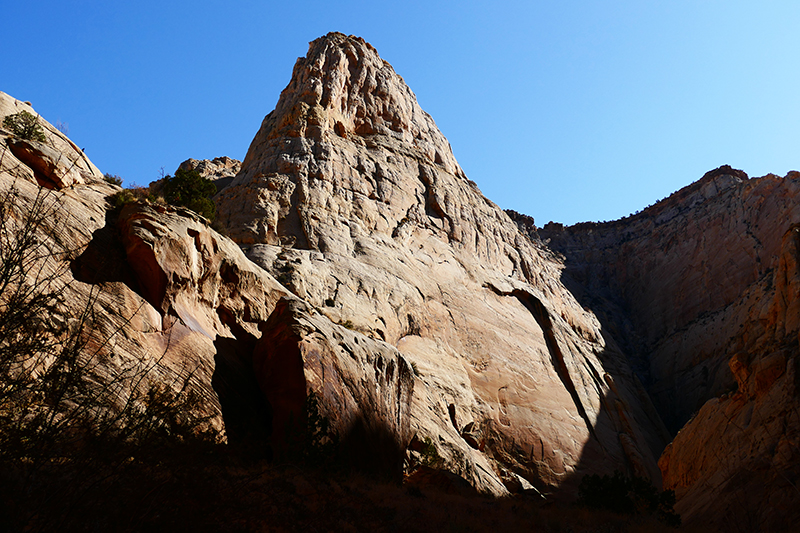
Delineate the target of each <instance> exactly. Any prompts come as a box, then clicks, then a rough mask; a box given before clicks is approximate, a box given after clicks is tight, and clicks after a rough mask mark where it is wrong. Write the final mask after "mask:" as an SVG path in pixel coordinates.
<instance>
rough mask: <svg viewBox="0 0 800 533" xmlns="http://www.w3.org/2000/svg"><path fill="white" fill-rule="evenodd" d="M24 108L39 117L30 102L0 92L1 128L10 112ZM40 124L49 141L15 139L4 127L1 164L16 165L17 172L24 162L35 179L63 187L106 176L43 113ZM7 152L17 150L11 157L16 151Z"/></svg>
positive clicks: (13, 112) (1, 132)
mask: <svg viewBox="0 0 800 533" xmlns="http://www.w3.org/2000/svg"><path fill="white" fill-rule="evenodd" d="M22 111H26V112H28V113H30V114H32V115H35V116H37V117H39V114H38V113H37V112H36V111H35V110H34V109H33V108H32V107H31V106H30V104H29V103H26V102H22V101H20V100H17V99H16V98H13V97H11V96H9V95H7V94H6V93H4V92H0V128H2V122H3V119H4V118H5V117H6V116H8V115H14V114H16V113H20V112H22ZM39 124H40V126H41V127H42V130H43V132H44V134H45V138H46V142H45V143H40V142H37V141H25V140H22V139H15V138H13V136H12V135H11V132H6V131H5V130H2V129H0V137H2V138H3V139H4V140H5V143H4V145H3V146H1V147H0V150H2V151H3V153H2V154H0V167H5V168H8V169H14V170H13V172H14V173H15V175H19V174H20V170H18V169H17V168H15V167H17V165H19V164H21V165H22V166H24V167H28V168H29V169H30V171H31V175H32V176H34V178H35V179H39V180H41V179H44V180H45V181H44V183H45V184H47V185H48V186H50V187H55V188H59V189H63V188H65V187H71V186H73V185H75V184H82V183H90V182H98V181H100V180H102V178H103V174H102V173H101V172H100V170H98V169H97V167H96V166H94V164H93V163H92V162H91V161H90V160H89V158H87V157H86V154H84V153H83V150H81V149H80V148H78V147H77V146H76V145H75V143H73V142H72V141H71V140H70V139H69V138H68V137H67V136H66V135H64V134H63V133H62V132H61V131H59V130H58V129H57V128H55V127H54V126H53V125H52V124H50V123H49V122H47V121H46V120H44V119H43V118H42V117H39ZM7 149H8V150H7ZM7 152H13V156H15V157H13V156H12V157H10V156H11V155H12V154H10V153H7ZM9 159H11V161H9ZM22 172H23V173H24V172H25V170H23V171H22Z"/></svg>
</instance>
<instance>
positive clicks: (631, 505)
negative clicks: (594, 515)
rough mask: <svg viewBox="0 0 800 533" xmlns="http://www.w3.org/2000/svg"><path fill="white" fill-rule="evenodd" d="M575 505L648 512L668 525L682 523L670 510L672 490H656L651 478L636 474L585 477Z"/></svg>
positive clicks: (620, 510) (673, 494)
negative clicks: (630, 476)
mask: <svg viewBox="0 0 800 533" xmlns="http://www.w3.org/2000/svg"><path fill="white" fill-rule="evenodd" d="M578 505H582V506H584V507H588V508H590V509H603V510H607V511H611V512H614V513H620V514H645V515H651V516H654V517H655V518H656V519H658V520H659V521H660V522H663V523H664V524H666V525H668V526H670V527H680V525H681V517H680V515H678V514H677V513H676V512H675V510H674V509H673V506H674V505H675V492H674V491H671V490H665V491H663V492H661V493H659V492H658V490H657V489H656V488H655V487H654V486H653V485H652V483H650V481H648V480H646V479H644V478H640V477H638V476H633V477H632V478H629V477H627V476H625V475H624V474H622V473H621V472H619V471H615V472H614V474H613V475H611V476H607V475H606V476H602V477H600V476H598V475H597V474H592V475H589V476H584V477H583V479H581V483H580V486H579V487H578Z"/></svg>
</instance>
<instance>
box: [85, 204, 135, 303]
mask: <svg viewBox="0 0 800 533" xmlns="http://www.w3.org/2000/svg"><path fill="white" fill-rule="evenodd" d="M118 216H119V211H118V210H111V211H106V218H105V225H104V226H103V227H102V228H99V229H96V230H95V231H94V232H93V233H92V239H91V240H90V241H89V243H88V244H87V245H86V247H85V248H84V249H83V250H82V251H81V253H80V255H78V256H77V257H76V258H75V259H74V260H73V261H72V262H71V264H70V268H71V271H72V276H73V277H74V278H75V279H76V280H78V281H81V282H83V283H88V284H90V285H98V284H101V283H111V282H119V283H123V284H125V285H126V286H127V287H128V288H129V289H131V290H132V291H133V292H135V293H136V294H139V295H140V296H142V297H143V298H144V296H143V293H142V291H141V289H140V287H139V282H138V281H137V279H136V275H135V274H134V272H133V269H132V268H131V267H130V265H129V264H128V256H127V254H126V252H125V246H124V245H123V244H122V241H121V239H120V235H119V230H118V229H117V218H118Z"/></svg>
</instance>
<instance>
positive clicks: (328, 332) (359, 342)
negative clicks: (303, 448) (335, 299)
mask: <svg viewBox="0 0 800 533" xmlns="http://www.w3.org/2000/svg"><path fill="white" fill-rule="evenodd" d="M262 329H263V330H264V335H263V336H262V337H261V339H260V340H259V341H258V342H257V343H256V346H255V351H254V354H253V366H254V370H255V373H256V378H257V379H258V382H259V384H260V385H261V389H262V391H263V392H264V394H265V395H266V397H267V399H268V400H269V402H270V405H271V406H272V416H273V428H274V432H273V435H272V437H273V442H275V443H276V446H277V447H278V448H279V451H280V449H281V446H292V445H293V443H292V442H291V439H287V435H286V433H287V432H291V431H292V430H293V429H294V430H297V428H298V426H297V424H299V423H302V422H303V417H305V416H306V411H307V406H308V404H307V402H308V398H309V396H310V395H314V398H315V400H316V401H317V402H318V405H319V412H318V413H313V414H314V415H316V414H318V415H319V416H322V417H324V419H325V420H327V422H328V424H329V427H328V428H326V431H329V432H330V433H331V435H332V436H335V437H332V438H335V439H336V441H338V445H339V447H340V455H341V458H342V459H344V460H346V461H348V462H350V463H351V464H352V465H353V466H354V467H356V468H358V469H363V470H367V471H371V472H375V473H383V474H384V475H386V474H390V475H394V477H395V478H396V479H399V478H400V474H401V472H402V466H403V459H404V457H405V450H406V447H407V446H408V443H409V441H410V440H411V435H410V427H409V422H410V418H409V410H410V407H411V398H412V395H413V391H414V375H413V372H412V369H411V366H410V365H409V363H408V362H407V361H406V359H405V358H404V357H403V356H402V355H401V354H400V352H398V351H397V350H396V349H395V348H393V347H392V346H390V345H388V344H385V343H383V342H377V341H374V340H372V339H370V338H368V337H365V336H363V335H361V334H359V333H357V332H354V331H350V330H349V329H347V328H345V327H342V326H338V325H335V324H333V323H331V322H330V321H329V320H328V319H327V318H325V317H324V316H322V315H320V314H318V313H316V312H315V311H314V310H313V309H312V308H311V307H310V306H308V304H306V303H304V302H302V301H300V300H297V299H295V298H288V299H281V300H280V301H279V302H278V304H277V307H276V309H275V311H274V312H273V313H272V315H271V316H270V319H269V321H267V322H266V323H265V324H263V326H262ZM322 437H323V438H330V437H328V435H324V436H322ZM294 445H295V446H296V444H294ZM284 451H286V450H284Z"/></svg>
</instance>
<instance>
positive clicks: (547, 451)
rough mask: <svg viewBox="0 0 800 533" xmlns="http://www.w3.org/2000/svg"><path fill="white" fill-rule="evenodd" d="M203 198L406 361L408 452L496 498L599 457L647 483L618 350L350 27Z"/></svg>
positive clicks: (644, 445)
mask: <svg viewBox="0 0 800 533" xmlns="http://www.w3.org/2000/svg"><path fill="white" fill-rule="evenodd" d="M215 200H216V203H217V208H218V217H219V220H220V223H221V225H222V226H224V228H225V231H226V232H227V234H228V235H230V236H231V237H232V238H233V239H234V240H235V241H236V242H237V243H239V244H240V245H241V246H242V247H243V248H244V249H245V250H246V252H247V254H248V257H249V258H250V259H252V260H253V261H255V262H256V263H257V264H259V265H261V266H262V267H263V268H265V269H266V270H267V271H269V272H271V273H272V274H273V275H274V276H275V278H276V279H277V280H278V281H279V282H280V283H282V284H283V285H284V286H286V287H287V288H288V289H289V290H291V291H292V292H293V293H294V295H296V296H297V297H298V298H300V299H303V300H305V301H306V302H307V303H308V304H310V305H311V306H312V307H313V308H315V309H316V310H317V311H318V312H319V313H321V314H322V315H324V316H326V317H327V318H329V319H330V320H331V321H332V322H335V323H339V324H343V325H345V326H347V327H348V328H350V329H352V330H354V331H357V332H359V333H361V334H364V335H366V336H367V337H370V338H372V339H374V340H376V341H381V342H385V343H387V344H389V345H391V346H393V347H395V348H396V349H397V350H399V352H400V353H401V354H402V356H403V357H404V358H405V359H407V360H408V361H409V363H410V364H411V367H412V368H413V369H414V372H413V379H414V386H413V392H412V393H411V395H410V402H411V406H410V411H409V416H410V429H409V434H410V435H412V437H411V443H412V445H411V447H410V449H409V452H408V454H409V457H413V456H414V454H417V453H418V451H416V450H418V449H419V446H416V448H415V446H414V445H413V443H414V442H416V443H420V442H424V441H425V440H426V439H430V440H431V442H432V443H433V444H434V445H435V447H436V450H437V454H438V455H439V456H440V458H441V459H440V461H439V463H438V464H439V466H440V467H442V468H445V469H448V470H450V471H452V472H454V473H457V474H459V475H461V476H462V477H464V478H465V479H467V480H468V481H469V482H470V483H472V484H473V486H475V487H477V488H478V489H480V490H482V491H485V492H490V493H494V494H504V493H506V491H507V488H506V487H507V486H508V487H512V488H513V487H517V488H518V487H520V486H526V485H525V484H526V483H528V482H530V483H532V484H533V485H535V486H536V487H537V488H539V489H542V490H553V489H556V488H559V487H565V486H567V487H569V486H571V487H573V488H574V485H575V483H576V482H577V480H578V478H579V477H580V476H579V475H575V474H583V473H588V472H611V471H613V470H614V469H620V470H624V471H627V472H632V473H637V474H640V475H644V476H646V477H650V478H652V479H653V480H654V481H655V482H656V484H660V472H659V470H658V468H657V464H656V459H657V457H658V456H659V454H660V453H661V450H662V449H663V447H664V446H665V445H666V443H667V441H668V436H667V434H666V431H665V430H664V428H663V425H662V424H661V422H660V420H659V418H658V415H657V414H656V413H655V411H654V410H653V408H652V406H651V404H650V402H649V400H648V397H647V395H646V393H645V392H644V389H643V388H642V387H641V385H640V384H639V382H638V380H637V378H636V377H635V376H634V374H633V372H632V371H631V369H630V367H629V365H628V364H627V362H626V358H625V357H624V356H623V354H622V353H621V351H620V350H619V348H618V347H617V345H616V344H615V342H614V341H613V340H612V339H611V337H610V336H609V335H607V333H606V332H603V331H602V330H601V326H600V323H599V322H598V320H597V318H596V317H595V316H594V315H593V314H592V313H591V312H590V311H588V310H585V309H584V308H583V307H582V306H581V305H580V304H579V303H578V302H577V301H576V300H575V298H574V297H573V296H572V294H571V293H570V292H569V291H568V290H567V289H566V288H565V287H564V285H562V283H561V282H560V281H559V279H560V276H561V273H562V269H563V264H562V263H561V262H560V260H559V259H558V258H557V257H556V256H555V255H553V254H552V253H550V252H549V251H548V250H547V249H546V248H544V247H542V246H541V245H539V244H535V243H534V242H532V241H531V240H530V239H529V238H528V237H527V236H525V235H523V234H522V233H520V231H519V229H518V228H517V226H516V225H515V224H514V222H512V221H511V220H510V219H509V218H508V216H507V215H506V214H505V213H504V212H503V211H502V210H501V209H499V208H498V207H497V206H496V205H494V204H493V203H492V202H491V201H489V200H488V199H486V198H485V197H484V196H483V195H482V194H481V193H480V191H479V190H478V188H477V186H476V185H475V184H474V183H472V182H470V181H469V180H467V178H466V176H465V175H464V173H463V171H462V170H461V168H460V167H459V165H458V163H457V162H456V160H455V158H454V157H453V154H452V151H451V149H450V146H449V144H448V142H447V140H446V139H445V137H444V136H443V135H442V133H441V132H440V131H439V130H438V128H437V127H436V125H435V123H434V121H433V119H432V118H431V117H430V116H429V115H428V114H427V113H425V112H424V111H423V110H422V109H421V108H420V107H419V105H418V103H417V101H416V98H415V96H414V94H413V93H412V91H411V90H410V89H409V88H408V86H407V85H406V84H405V82H404V81H403V79H402V78H401V77H400V76H398V75H397V74H396V73H395V72H394V70H393V69H392V67H391V66H390V65H389V64H388V63H387V62H386V61H384V60H383V59H381V58H380V57H379V56H378V54H377V52H376V51H375V49H374V48H372V47H371V46H370V45H369V44H368V43H366V42H364V41H363V40H362V39H359V38H356V37H352V36H350V37H348V36H345V35H342V34H338V33H332V34H329V35H327V36H325V37H322V38H320V39H318V40H316V41H314V42H312V43H311V45H310V47H309V51H308V54H307V56H306V57H305V58H300V59H298V61H297V64H296V65H295V68H294V73H293V77H292V81H291V82H290V83H289V85H288V86H287V88H286V89H285V90H284V91H283V93H282V94H281V97H280V100H279V102H278V104H277V106H276V108H275V110H274V111H272V112H271V113H270V114H269V115H267V116H266V118H265V119H264V121H263V123H262V126H261V129H260V130H259V131H258V133H257V134H256V136H255V138H254V140H253V142H252V144H251V146H250V149H249V151H248V153H247V156H246V158H245V160H244V162H243V164H242V169H241V171H240V173H239V174H238V175H237V177H236V178H235V179H234V180H233V182H232V183H231V184H230V186H228V187H227V188H226V189H224V190H223V191H222V192H221V193H220V194H219V195H218V196H217V197H216V199H215ZM321 334H322V333H321ZM323 336H324V335H323ZM325 342H329V343H331V344H336V342H335V341H334V340H330V339H327V340H326V341H325ZM520 476H521V477H522V478H524V480H526V481H524V482H523V481H522V480H521V479H520Z"/></svg>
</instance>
